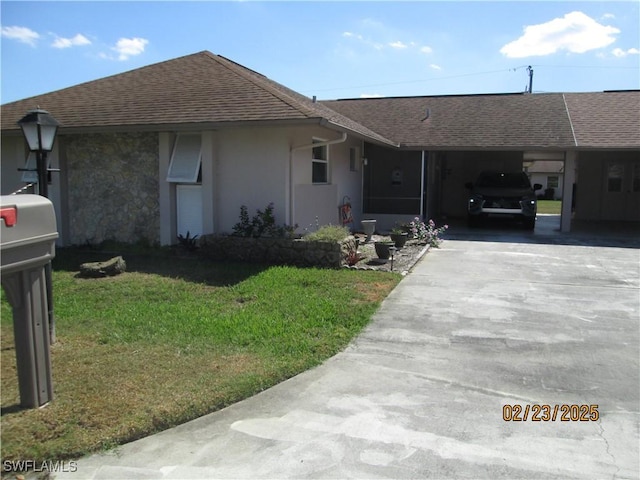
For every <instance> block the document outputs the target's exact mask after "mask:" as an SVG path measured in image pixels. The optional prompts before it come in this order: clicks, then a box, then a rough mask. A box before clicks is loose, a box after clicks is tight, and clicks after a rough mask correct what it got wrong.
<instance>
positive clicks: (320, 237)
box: [304, 225, 350, 242]
mask: <svg viewBox="0 0 640 480" xmlns="http://www.w3.org/2000/svg"><path fill="white" fill-rule="evenodd" d="M349 235H350V232H349V229H348V228H347V227H342V226H340V225H324V226H322V227H320V228H319V229H318V230H316V231H315V232H311V233H309V234H307V235H305V237H304V239H305V240H307V241H309V242H340V241H342V240H344V239H345V238H346V237H348V236H349Z"/></svg>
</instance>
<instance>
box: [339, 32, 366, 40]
mask: <svg viewBox="0 0 640 480" xmlns="http://www.w3.org/2000/svg"><path fill="white" fill-rule="evenodd" d="M342 36H343V37H347V38H357V39H358V40H363V38H362V35H358V34H357V33H353V32H344V33H343V34H342Z"/></svg>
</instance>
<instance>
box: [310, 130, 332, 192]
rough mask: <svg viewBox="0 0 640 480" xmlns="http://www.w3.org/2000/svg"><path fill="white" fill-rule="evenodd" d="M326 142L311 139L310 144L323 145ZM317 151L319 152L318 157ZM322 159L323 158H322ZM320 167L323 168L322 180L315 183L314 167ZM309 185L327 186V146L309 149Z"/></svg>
mask: <svg viewBox="0 0 640 480" xmlns="http://www.w3.org/2000/svg"><path fill="white" fill-rule="evenodd" d="M326 141H327V140H325V139H322V138H316V137H313V138H312V139H311V143H324V142H326ZM318 151H319V152H321V153H320V154H319V155H318ZM322 157H324V158H322ZM316 165H322V166H323V167H324V176H323V177H324V180H322V181H317V180H315V174H314V170H315V168H314V167H315V166H316ZM311 183H312V184H313V185H328V184H329V183H330V181H329V145H321V146H318V147H312V148H311Z"/></svg>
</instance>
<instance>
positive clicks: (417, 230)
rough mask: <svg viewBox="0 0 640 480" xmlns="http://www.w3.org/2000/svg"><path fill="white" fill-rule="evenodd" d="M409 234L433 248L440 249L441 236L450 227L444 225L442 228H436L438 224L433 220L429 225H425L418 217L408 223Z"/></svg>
mask: <svg viewBox="0 0 640 480" xmlns="http://www.w3.org/2000/svg"><path fill="white" fill-rule="evenodd" d="M407 226H408V229H409V234H410V235H412V236H413V238H416V239H418V240H421V241H423V242H426V243H428V244H429V245H431V246H432V247H439V246H440V244H441V243H442V239H441V238H440V235H441V234H442V233H444V232H445V230H447V229H448V228H449V225H443V226H442V227H436V223H435V222H434V221H433V220H429V222H428V223H424V222H423V221H422V220H420V217H416V218H414V219H413V221H412V222H409V223H408V225H407Z"/></svg>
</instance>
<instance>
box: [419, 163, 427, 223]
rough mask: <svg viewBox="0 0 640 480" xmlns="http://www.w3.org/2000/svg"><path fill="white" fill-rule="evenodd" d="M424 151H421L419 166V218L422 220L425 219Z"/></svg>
mask: <svg viewBox="0 0 640 480" xmlns="http://www.w3.org/2000/svg"><path fill="white" fill-rule="evenodd" d="M424 160H425V158H424V150H422V166H421V173H420V218H421V219H423V220H424V218H425V216H424V215H425V211H424V196H425V191H424V167H425V163H424ZM428 210H429V209H428V208H427V213H428Z"/></svg>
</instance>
